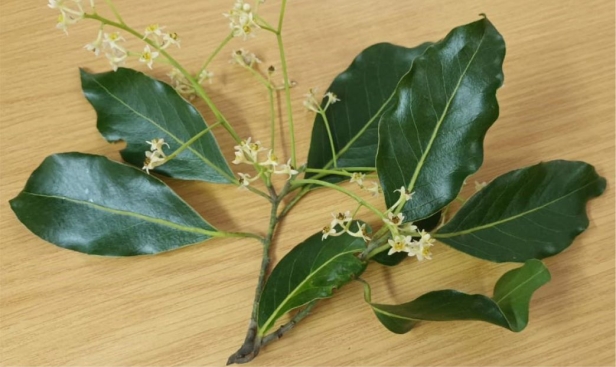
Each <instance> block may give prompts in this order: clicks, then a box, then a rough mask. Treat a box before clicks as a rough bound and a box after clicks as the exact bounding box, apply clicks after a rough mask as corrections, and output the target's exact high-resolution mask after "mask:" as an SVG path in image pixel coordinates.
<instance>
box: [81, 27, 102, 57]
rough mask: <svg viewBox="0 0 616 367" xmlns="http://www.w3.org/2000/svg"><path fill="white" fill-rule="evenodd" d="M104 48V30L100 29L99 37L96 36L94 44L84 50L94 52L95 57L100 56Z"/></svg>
mask: <svg viewBox="0 0 616 367" xmlns="http://www.w3.org/2000/svg"><path fill="white" fill-rule="evenodd" d="M102 47H103V30H102V29H100V30H99V31H98V36H96V39H95V40H94V41H93V42H91V43H88V44H87V45H85V46H84V47H83V48H85V49H86V50H88V51H91V52H94V55H96V56H98V55H100V52H101V49H102Z"/></svg>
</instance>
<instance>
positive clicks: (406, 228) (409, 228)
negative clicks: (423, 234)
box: [400, 222, 419, 233]
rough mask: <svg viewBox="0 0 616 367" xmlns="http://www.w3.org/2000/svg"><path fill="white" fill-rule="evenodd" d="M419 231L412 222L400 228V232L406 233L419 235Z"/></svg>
mask: <svg viewBox="0 0 616 367" xmlns="http://www.w3.org/2000/svg"><path fill="white" fill-rule="evenodd" d="M417 230H418V228H417V226H416V225H414V224H413V223H410V222H409V223H405V224H403V225H401V226H400V231H401V232H404V233H419V232H417Z"/></svg>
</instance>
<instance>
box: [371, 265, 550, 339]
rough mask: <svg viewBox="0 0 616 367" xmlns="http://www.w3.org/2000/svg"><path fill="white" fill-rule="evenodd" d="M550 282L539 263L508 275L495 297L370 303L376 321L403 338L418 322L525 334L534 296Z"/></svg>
mask: <svg viewBox="0 0 616 367" xmlns="http://www.w3.org/2000/svg"><path fill="white" fill-rule="evenodd" d="M549 281H550V272H549V271H548V269H547V268H546V267H545V265H543V263H542V262H541V261H539V260H529V261H527V262H526V263H525V264H524V266H522V267H521V268H517V269H513V270H510V271H508V272H507V273H505V274H504V275H503V276H502V277H501V278H500V279H499V280H498V282H497V283H496V286H495V287H494V296H493V297H492V298H488V297H486V296H483V295H480V294H473V295H471V294H466V293H462V292H458V291H455V290H451V289H447V290H441V291H434V292H430V293H426V294H424V295H423V296H421V297H419V298H417V299H415V300H414V301H411V302H408V303H403V304H400V305H381V304H376V303H370V299H369V296H367V301H368V302H369V304H370V306H371V307H372V310H373V311H374V313H375V315H376V317H377V318H378V319H379V321H381V323H382V324H383V325H384V326H385V327H386V328H387V329H389V330H390V331H392V332H394V333H396V334H404V333H407V332H409V331H411V329H413V327H415V325H416V324H417V323H418V322H419V321H454V320H477V321H485V322H489V323H492V324H494V325H498V326H501V327H504V328H507V329H509V330H511V331H515V332H518V331H522V330H523V329H524V328H525V327H526V325H527V324H528V307H529V304H530V299H531V297H532V295H533V293H534V292H535V291H536V290H537V289H539V288H540V287H541V286H542V285H544V284H546V283H547V282H549Z"/></svg>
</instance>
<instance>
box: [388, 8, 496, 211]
mask: <svg viewBox="0 0 616 367" xmlns="http://www.w3.org/2000/svg"><path fill="white" fill-rule="evenodd" d="M504 57H505V43H504V41H503V38H502V37H501V35H500V34H499V33H498V32H497V31H496V29H495V28H494V27H493V26H492V24H491V23H490V22H489V21H488V20H487V19H482V20H479V21H477V22H474V23H471V24H468V25H465V26H462V27H458V28H455V29H454V30H452V31H451V32H450V33H449V34H448V35H447V37H445V39H444V40H443V41H441V42H439V43H436V44H435V45H434V46H432V47H430V48H428V49H427V50H426V52H425V53H424V54H423V55H422V56H420V57H418V58H417V59H415V61H414V62H413V66H412V68H411V70H410V71H409V73H408V74H406V75H405V76H404V78H403V79H402V80H401V81H400V84H399V86H398V88H397V90H396V93H395V95H394V101H393V103H392V106H391V108H390V109H388V110H387V111H386V112H385V113H384V114H383V116H382V118H381V121H380V123H379V149H378V153H377V158H376V166H377V172H378V174H379V179H380V181H381V185H382V187H383V193H384V196H385V202H386V204H387V207H391V206H392V205H393V204H394V203H395V202H396V200H398V197H399V194H396V193H395V192H394V190H396V189H399V188H400V187H402V186H405V187H407V188H408V189H409V190H410V191H411V192H414V193H415V195H414V196H413V199H412V200H410V201H408V202H406V204H405V206H404V208H403V210H402V213H404V214H405V216H406V220H407V221H416V220H418V219H421V218H426V217H428V216H430V215H432V214H433V213H435V212H437V211H438V210H440V209H441V208H443V207H444V206H446V205H447V204H449V203H450V202H451V201H452V200H454V199H455V198H456V196H457V195H458V193H459V192H460V189H461V187H462V184H463V182H464V180H465V179H466V177H468V176H469V175H470V174H472V173H474V172H475V171H477V169H479V167H480V166H481V163H482V162H483V139H484V136H485V134H486V132H487V130H488V128H489V127H490V126H491V125H492V124H493V123H494V121H496V118H497V117H498V103H497V101H496V90H497V89H498V88H499V87H500V86H501V85H502V83H503V72H502V63H503V59H504Z"/></svg>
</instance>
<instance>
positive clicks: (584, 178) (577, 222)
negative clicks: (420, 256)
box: [435, 161, 606, 262]
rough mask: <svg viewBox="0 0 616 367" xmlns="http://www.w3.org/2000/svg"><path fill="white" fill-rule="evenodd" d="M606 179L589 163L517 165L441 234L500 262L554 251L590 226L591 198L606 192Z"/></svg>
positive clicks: (441, 238) (459, 247)
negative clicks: (588, 208) (587, 210)
mask: <svg viewBox="0 0 616 367" xmlns="http://www.w3.org/2000/svg"><path fill="white" fill-rule="evenodd" d="M605 184H606V183H605V179H604V178H602V177H600V176H599V175H598V174H597V172H596V171H595V169H594V168H593V167H592V166H591V165H589V164H587V163H584V162H571V161H551V162H547V163H539V164H537V165H534V166H531V167H527V168H522V169H519V170H515V171H512V172H509V173H506V174H504V175H502V176H500V177H498V178H497V179H495V180H494V181H492V182H491V183H490V184H489V185H488V186H486V187H485V188H483V189H482V190H480V191H479V192H478V193H477V194H475V195H474V196H473V197H471V198H470V199H469V200H468V201H467V202H466V203H465V204H464V206H463V207H462V208H461V209H460V210H459V211H458V213H456V215H455V216H454V217H453V218H452V219H451V221H450V222H448V223H447V224H446V225H445V226H443V227H441V228H440V229H439V230H438V232H437V233H436V234H435V237H436V238H438V240H439V241H441V242H444V243H446V244H448V245H449V246H451V247H453V248H455V249H457V250H459V251H462V252H465V253H467V254H469V255H473V256H476V257H479V258H481V259H485V260H490V261H496V262H503V261H516V262H523V261H526V260H528V259H542V258H544V257H548V256H552V255H555V254H557V253H559V252H561V251H563V250H564V249H566V248H567V247H569V245H571V243H572V242H573V239H574V238H575V237H576V236H577V235H579V234H580V233H582V232H583V231H584V230H585V229H586V228H587V227H588V217H587V215H586V203H587V202H588V200H590V199H592V198H594V197H596V196H599V195H601V193H603V190H605Z"/></svg>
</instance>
